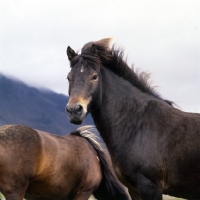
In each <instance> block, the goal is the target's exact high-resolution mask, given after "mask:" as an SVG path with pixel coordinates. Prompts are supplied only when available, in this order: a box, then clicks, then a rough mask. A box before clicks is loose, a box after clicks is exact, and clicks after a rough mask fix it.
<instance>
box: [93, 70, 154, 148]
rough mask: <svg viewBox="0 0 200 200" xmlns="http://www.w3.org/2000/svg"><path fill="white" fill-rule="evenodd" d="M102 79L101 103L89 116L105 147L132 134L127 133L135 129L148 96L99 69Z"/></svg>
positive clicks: (124, 81) (117, 143)
mask: <svg viewBox="0 0 200 200" xmlns="http://www.w3.org/2000/svg"><path fill="white" fill-rule="evenodd" d="M102 78H103V80H102V87H103V89H102V91H103V93H102V101H101V104H100V106H99V108H98V109H96V110H95V111H92V112H91V114H92V117H93V119H94V123H95V125H96V127H97V129H98V130H99V132H100V134H101V136H102V138H103V139H104V141H105V143H106V145H107V147H108V148H109V146H110V145H112V146H113V147H114V146H115V145H119V140H120V141H121V140H122V139H124V140H125V139H127V138H128V137H129V136H130V134H132V132H131V130H134V127H135V128H136V126H137V119H138V117H139V115H141V114H142V112H143V110H144V108H145V106H146V102H147V99H149V98H151V97H150V96H149V95H147V94H144V93H142V92H141V91H140V90H138V89H137V88H136V87H134V86H133V85H131V84H130V83H129V82H128V81H126V80H124V79H123V78H121V77H119V76H117V75H116V74H114V73H113V72H111V71H110V70H107V69H104V70H102ZM122 134H123V138H122V137H121V136H122ZM120 143H121V142H120Z"/></svg>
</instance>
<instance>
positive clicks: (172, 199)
mask: <svg viewBox="0 0 200 200" xmlns="http://www.w3.org/2000/svg"><path fill="white" fill-rule="evenodd" d="M0 200H5V198H4V196H3V195H2V194H1V192H0ZM89 200H95V198H94V197H93V196H91V197H90V199H89ZM163 200H183V199H180V198H175V197H170V196H167V195H163Z"/></svg>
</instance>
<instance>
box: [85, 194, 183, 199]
mask: <svg viewBox="0 0 200 200" xmlns="http://www.w3.org/2000/svg"><path fill="white" fill-rule="evenodd" d="M89 200H95V198H94V197H93V196H91V197H90V199H89ZM163 200H183V199H180V198H175V197H171V196H168V195H163Z"/></svg>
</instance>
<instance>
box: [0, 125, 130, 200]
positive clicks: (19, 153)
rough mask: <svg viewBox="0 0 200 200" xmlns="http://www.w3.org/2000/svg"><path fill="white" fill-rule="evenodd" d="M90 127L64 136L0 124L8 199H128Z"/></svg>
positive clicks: (1, 180)
mask: <svg viewBox="0 0 200 200" xmlns="http://www.w3.org/2000/svg"><path fill="white" fill-rule="evenodd" d="M92 132H93V131H92V129H91V127H89V126H83V127H80V128H78V129H77V131H74V132H72V133H71V134H69V135H66V136H58V135H53V134H49V133H46V132H43V131H39V130H34V129H32V128H30V127H26V126H22V125H6V126H2V127H0V192H1V193H3V194H4V196H5V198H6V200H23V198H24V197H25V198H26V199H28V200H51V199H52V200H53V199H57V200H59V199H60V200H63V199H72V200H88V198H89V197H90V195H91V194H92V193H93V195H94V197H95V198H96V199H99V200H101V199H108V200H109V199H111V200H120V199H124V200H128V199H129V197H128V195H127V194H126V191H125V188H124V187H123V186H122V184H121V183H120V182H119V181H118V180H117V179H116V177H115V175H114V173H113V170H112V166H111V161H110V158H109V156H108V155H107V153H106V152H105V150H104V149H103V148H102V147H101V145H100V143H99V142H98V141H97V140H96V139H95V135H94V134H93V133H92Z"/></svg>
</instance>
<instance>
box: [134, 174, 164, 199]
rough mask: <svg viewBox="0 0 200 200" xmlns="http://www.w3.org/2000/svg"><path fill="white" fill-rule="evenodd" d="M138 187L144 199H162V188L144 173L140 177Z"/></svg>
mask: <svg viewBox="0 0 200 200" xmlns="http://www.w3.org/2000/svg"><path fill="white" fill-rule="evenodd" d="M137 189H138V192H139V194H140V196H141V199H142V200H162V189H161V188H160V187H159V186H158V185H157V184H155V183H154V182H152V181H151V180H149V179H147V178H146V177H145V176H143V175H140V176H139V178H138V182H137Z"/></svg>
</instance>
